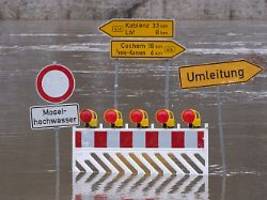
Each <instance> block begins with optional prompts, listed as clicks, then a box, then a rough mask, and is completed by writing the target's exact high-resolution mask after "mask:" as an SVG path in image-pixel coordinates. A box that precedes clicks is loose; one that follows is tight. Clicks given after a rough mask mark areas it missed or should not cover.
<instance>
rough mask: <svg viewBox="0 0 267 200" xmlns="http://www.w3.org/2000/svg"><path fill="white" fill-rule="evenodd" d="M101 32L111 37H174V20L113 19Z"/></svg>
mask: <svg viewBox="0 0 267 200" xmlns="http://www.w3.org/2000/svg"><path fill="white" fill-rule="evenodd" d="M99 30H101V31H102V32H104V33H106V34H107V35H109V36H110V37H173V36H174V20H169V19H167V20H163V19H162V20H158V19H155V20H153V19H149V20H145V19H134V20H132V19H112V20H110V21H108V22H107V23H105V24H103V25H102V26H100V27H99Z"/></svg>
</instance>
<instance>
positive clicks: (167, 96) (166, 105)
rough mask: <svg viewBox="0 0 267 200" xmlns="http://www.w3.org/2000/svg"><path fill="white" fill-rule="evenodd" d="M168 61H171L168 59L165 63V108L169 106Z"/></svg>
mask: <svg viewBox="0 0 267 200" xmlns="http://www.w3.org/2000/svg"><path fill="white" fill-rule="evenodd" d="M170 63H171V62H170V61H169V60H168V61H167V62H166V63H165V92H164V95H165V96H164V102H165V108H169V107H170Z"/></svg>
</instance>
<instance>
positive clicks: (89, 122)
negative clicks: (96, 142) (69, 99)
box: [80, 109, 98, 128]
mask: <svg viewBox="0 0 267 200" xmlns="http://www.w3.org/2000/svg"><path fill="white" fill-rule="evenodd" d="M80 119H81V121H82V122H84V123H85V127H90V128H97V127H98V119H97V114H96V112H95V111H93V110H91V109H83V110H81V112H80Z"/></svg>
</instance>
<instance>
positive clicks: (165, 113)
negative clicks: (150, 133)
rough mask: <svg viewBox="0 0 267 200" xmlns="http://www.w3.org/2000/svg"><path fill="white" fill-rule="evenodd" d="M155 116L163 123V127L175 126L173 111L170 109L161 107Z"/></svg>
mask: <svg viewBox="0 0 267 200" xmlns="http://www.w3.org/2000/svg"><path fill="white" fill-rule="evenodd" d="M155 118H156V121H157V122H158V123H160V124H162V126H163V128H173V127H174V126H175V119H174V116H173V112H172V111H170V110H169V109H159V110H158V111H157V112H156V116H155Z"/></svg>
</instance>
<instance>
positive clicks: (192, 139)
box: [185, 130, 197, 148]
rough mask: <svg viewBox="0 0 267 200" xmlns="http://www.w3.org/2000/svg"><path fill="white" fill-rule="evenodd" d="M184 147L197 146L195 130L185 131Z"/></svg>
mask: <svg viewBox="0 0 267 200" xmlns="http://www.w3.org/2000/svg"><path fill="white" fill-rule="evenodd" d="M185 148H197V133H196V131H193V130H192V131H186V133H185Z"/></svg>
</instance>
